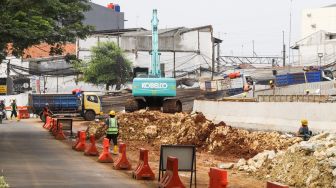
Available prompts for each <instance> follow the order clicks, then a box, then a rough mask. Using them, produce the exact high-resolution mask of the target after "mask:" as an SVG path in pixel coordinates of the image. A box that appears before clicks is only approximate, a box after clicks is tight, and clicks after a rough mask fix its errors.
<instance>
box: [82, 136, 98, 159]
mask: <svg viewBox="0 0 336 188" xmlns="http://www.w3.org/2000/svg"><path fill="white" fill-rule="evenodd" d="M90 143H91V144H89V145H88V146H87V147H86V149H85V151H84V155H90V156H98V155H99V152H98V150H97V147H96V140H95V136H94V135H91V136H90Z"/></svg>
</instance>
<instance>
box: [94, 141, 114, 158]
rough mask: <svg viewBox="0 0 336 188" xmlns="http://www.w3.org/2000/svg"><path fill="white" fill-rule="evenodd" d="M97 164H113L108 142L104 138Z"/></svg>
mask: <svg viewBox="0 0 336 188" xmlns="http://www.w3.org/2000/svg"><path fill="white" fill-rule="evenodd" d="M98 162H101V163H113V159H112V156H111V154H110V141H109V139H107V138H104V140H103V152H102V153H101V154H100V156H99V158H98Z"/></svg>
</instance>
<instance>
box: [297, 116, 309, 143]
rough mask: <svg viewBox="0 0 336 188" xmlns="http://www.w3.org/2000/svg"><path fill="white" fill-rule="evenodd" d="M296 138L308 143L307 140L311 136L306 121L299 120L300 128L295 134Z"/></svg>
mask: <svg viewBox="0 0 336 188" xmlns="http://www.w3.org/2000/svg"><path fill="white" fill-rule="evenodd" d="M297 136H298V137H302V138H303V140H304V141H308V140H309V138H310V137H311V136H312V132H311V131H310V130H309V128H308V120H306V119H302V120H301V127H300V129H299V131H298V133H297Z"/></svg>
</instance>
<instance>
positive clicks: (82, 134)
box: [75, 131, 86, 151]
mask: <svg viewBox="0 0 336 188" xmlns="http://www.w3.org/2000/svg"><path fill="white" fill-rule="evenodd" d="M85 138H86V134H85V131H81V132H80V133H79V143H78V144H77V146H76V148H75V150H76V151H84V150H85V145H86V141H85Z"/></svg>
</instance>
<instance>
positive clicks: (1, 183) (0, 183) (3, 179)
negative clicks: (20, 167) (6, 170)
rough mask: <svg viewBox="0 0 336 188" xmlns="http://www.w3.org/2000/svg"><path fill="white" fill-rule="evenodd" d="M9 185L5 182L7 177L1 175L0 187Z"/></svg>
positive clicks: (5, 187)
mask: <svg viewBox="0 0 336 188" xmlns="http://www.w3.org/2000/svg"><path fill="white" fill-rule="evenodd" d="M7 187H9V185H8V184H7V183H6V182H5V178H4V177H3V176H0V188H7Z"/></svg>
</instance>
